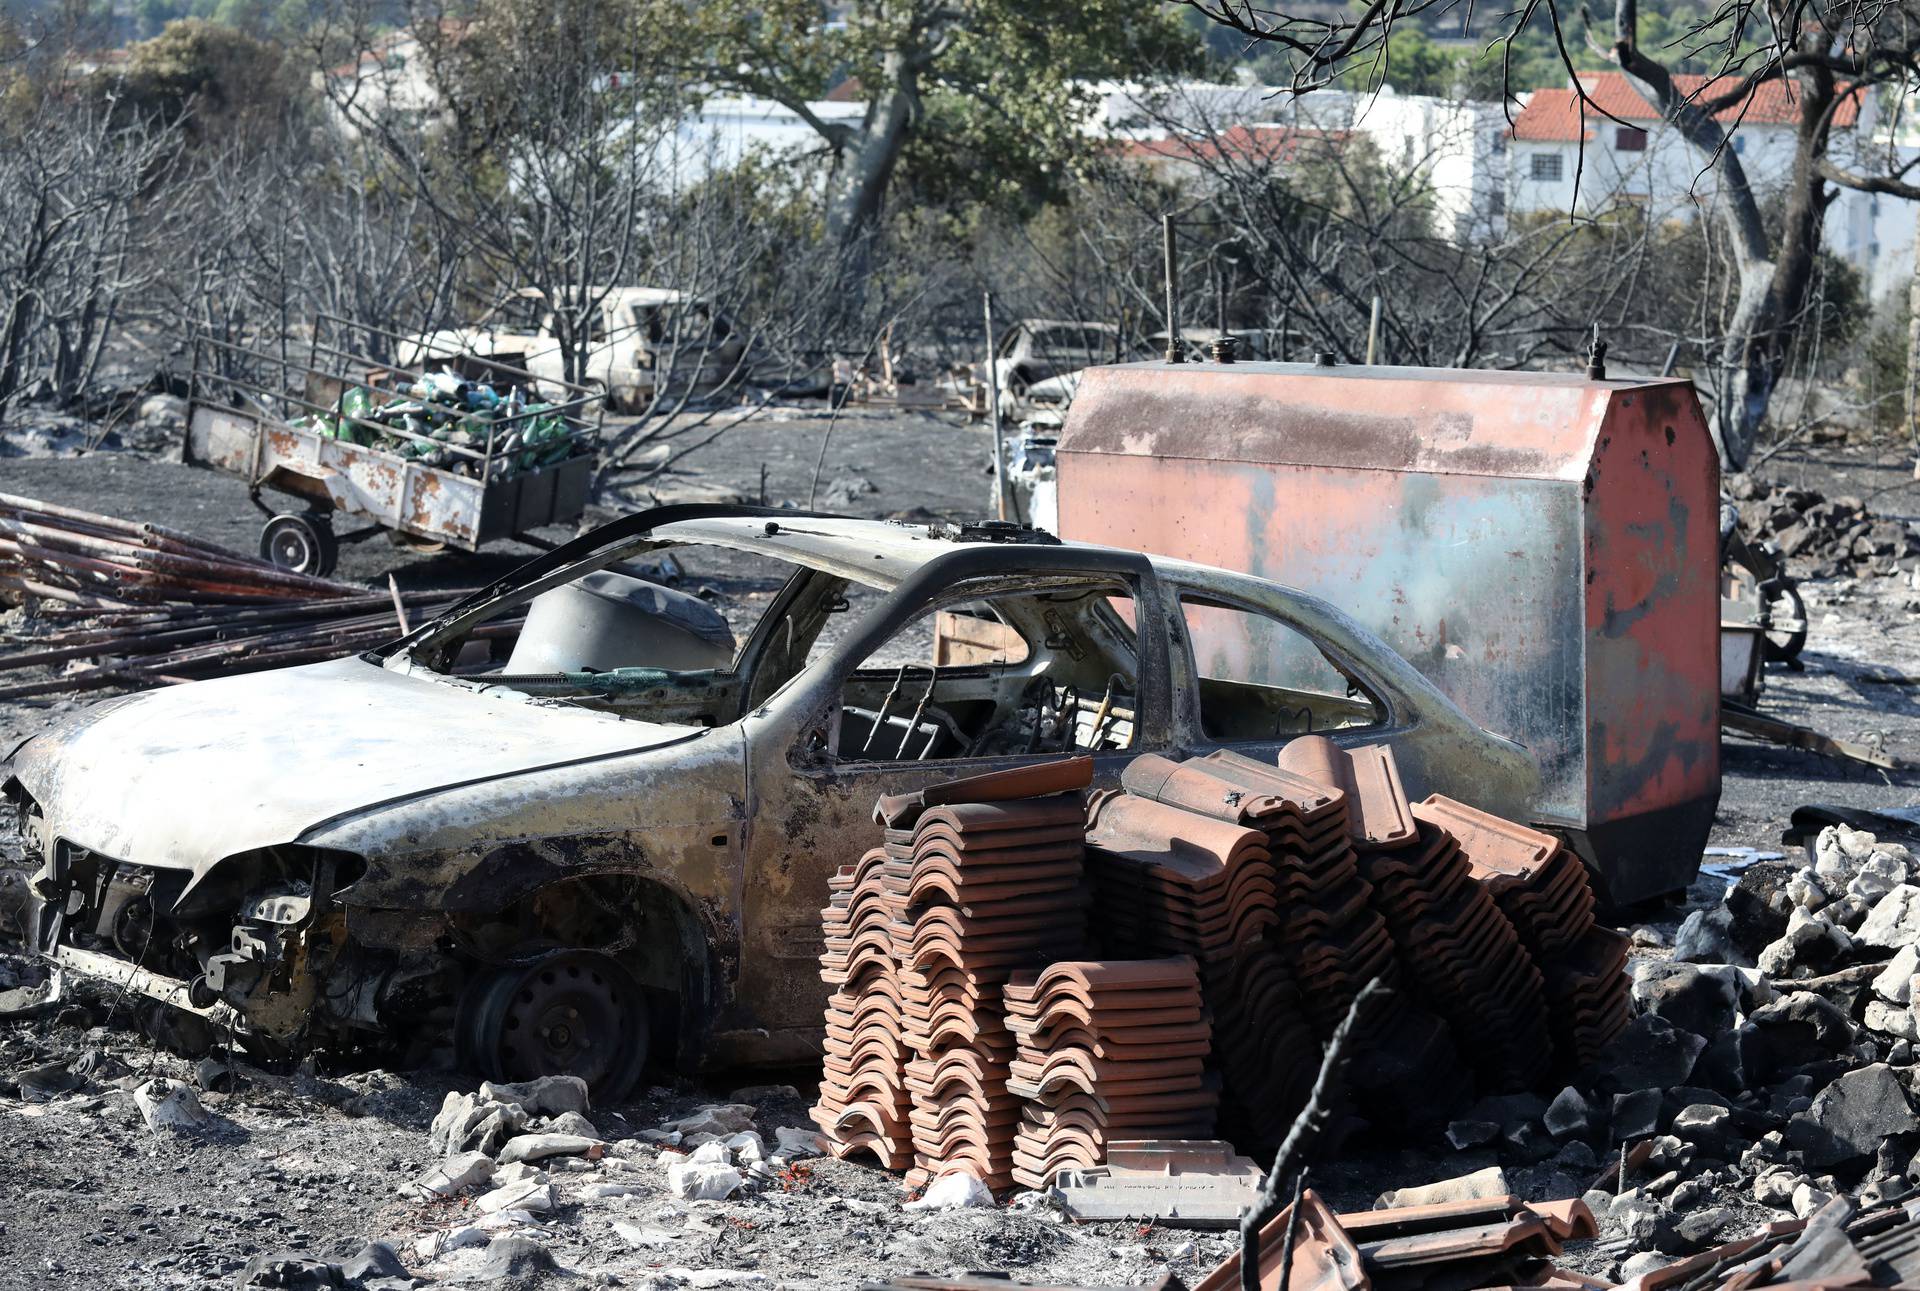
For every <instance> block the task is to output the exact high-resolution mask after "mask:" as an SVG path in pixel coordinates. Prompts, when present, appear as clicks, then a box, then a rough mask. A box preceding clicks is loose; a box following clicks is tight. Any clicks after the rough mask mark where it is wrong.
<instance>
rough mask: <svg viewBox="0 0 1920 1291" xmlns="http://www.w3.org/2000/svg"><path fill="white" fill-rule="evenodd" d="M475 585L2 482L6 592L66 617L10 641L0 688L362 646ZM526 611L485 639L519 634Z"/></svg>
mask: <svg viewBox="0 0 1920 1291" xmlns="http://www.w3.org/2000/svg"><path fill="white" fill-rule="evenodd" d="M467 594H468V591H467V589H456V590H445V591H433V592H412V593H406V594H401V593H400V592H398V590H397V589H396V590H394V591H392V593H391V594H389V593H388V592H375V591H369V590H368V589H366V588H364V587H357V586H355V585H353V584H351V583H339V582H334V581H332V580H329V579H324V578H313V577H310V576H308V575H304V574H293V573H289V572H287V571H286V570H282V569H278V568H276V567H274V566H272V565H270V564H267V563H266V562H264V561H260V560H256V559H254V558H253V557H251V556H245V555H241V554H240V553H238V552H235V551H231V550H229V549H227V548H224V547H220V546H218V545H216V544H213V543H209V542H205V541H203V540H201V539H198V538H194V537H192V536H191V535H188V534H183V533H180V532H178V531H177V530H171V529H167V528H164V527H163V526H160V525H153V524H135V523H132V522H129V521H126V520H121V519H117V518H115V517H113V516H104V515H95V514H93V513H91V512H86V511H77V510H74V509H72V508H67V507H56V506H53V505H51V504H48V503H44V502H38V501H35V500H33V499H30V498H18V497H10V496H7V495H4V494H0V600H22V599H26V600H30V601H31V602H32V604H33V613H34V617H35V618H36V619H38V620H41V621H42V622H44V623H47V624H50V625H56V626H54V627H53V630H52V631H48V632H41V633H36V634H35V635H34V636H32V637H31V638H28V639H24V640H19V641H16V642H15V643H13V647H12V648H10V649H9V648H7V647H5V646H0V673H6V672H20V671H22V670H29V669H33V670H44V669H60V670H62V671H60V672H59V673H58V674H57V675H54V676H44V677H33V678H32V679H29V680H24V681H19V682H15V683H13V684H11V685H0V700H6V699H21V698H26V697H29V696H35V695H51V694H60V693H64V692H69V691H78V690H95V689H100V688H104V687H114V686H120V687H143V686H156V685H170V684H173V683H176V682H183V681H197V680H200V679H202V678H206V677H214V676H219V675H222V674H225V673H237V672H253V671H257V670H260V669H263V668H277V667H281V666H284V665H287V664H296V663H312V662H316V661H319V660H323V659H337V658H340V657H342V656H345V655H351V654H358V653H360V652H362V651H365V650H369V649H372V648H373V647H375V646H378V645H381V644H384V643H385V642H388V641H391V640H393V639H394V638H395V637H396V636H399V635H401V634H402V632H403V630H404V627H403V624H405V623H415V624H418V623H423V622H426V621H427V620H429V619H431V618H433V617H434V616H435V615H437V614H439V613H440V612H441V611H442V610H444V609H446V608H447V607H448V606H450V605H452V604H453V603H454V602H455V601H456V600H458V599H460V598H461V597H463V596H465V595H467ZM519 629H520V624H519V621H518V620H515V621H512V622H501V623H493V624H485V625H482V626H481V627H480V628H478V629H476V630H475V631H474V633H473V634H472V636H473V637H474V638H476V639H481V640H484V639H487V638H489V637H512V636H514V635H516V634H517V633H518V632H519Z"/></svg>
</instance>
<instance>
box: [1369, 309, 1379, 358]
mask: <svg viewBox="0 0 1920 1291" xmlns="http://www.w3.org/2000/svg"><path fill="white" fill-rule="evenodd" d="M1379 345H1380V297H1378V296H1375V297H1374V298H1373V314H1372V316H1371V317H1369V318H1368V319H1367V366H1368V367H1372V366H1373V356H1374V355H1375V354H1376V353H1378V352H1379Z"/></svg>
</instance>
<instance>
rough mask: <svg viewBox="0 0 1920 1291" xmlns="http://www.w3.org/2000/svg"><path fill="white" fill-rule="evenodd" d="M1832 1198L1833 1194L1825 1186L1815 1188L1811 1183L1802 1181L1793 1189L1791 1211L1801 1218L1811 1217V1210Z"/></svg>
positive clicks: (1818, 1207) (1816, 1208)
mask: <svg viewBox="0 0 1920 1291" xmlns="http://www.w3.org/2000/svg"><path fill="white" fill-rule="evenodd" d="M1832 1200H1833V1194H1832V1193H1831V1192H1828V1191H1827V1190H1826V1189H1825V1188H1816V1187H1814V1186H1813V1184H1811V1183H1802V1184H1800V1185H1799V1186H1797V1187H1796V1188H1794V1190H1793V1201H1792V1202H1791V1203H1790V1205H1791V1208H1792V1210H1793V1213H1794V1214H1795V1215H1796V1216H1798V1217H1799V1218H1801V1219H1808V1218H1811V1217H1812V1215H1813V1212H1814V1211H1816V1210H1818V1209H1820V1207H1822V1206H1824V1205H1826V1204H1827V1203H1828V1202H1830V1201H1832Z"/></svg>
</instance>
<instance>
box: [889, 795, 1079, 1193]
mask: <svg viewBox="0 0 1920 1291" xmlns="http://www.w3.org/2000/svg"><path fill="white" fill-rule="evenodd" d="M1091 778H1092V763H1091V761H1090V760H1089V759H1085V758H1079V759H1073V760H1071V761H1069V762H1065V763H1054V764H1048V765H1046V766H1042V767H1036V768H1033V769H1032V770H1030V771H1022V772H1012V773H1009V772H1000V773H996V774H994V775H988V776H978V777H973V778H970V779H967V780H959V781H952V782H949V783H947V784H944V785H939V786H935V787H933V788H931V789H928V790H925V791H922V792H921V793H920V794H917V795H910V796H903V797H899V798H891V799H882V800H881V802H880V803H879V805H878V806H877V807H876V810H875V815H876V818H877V819H878V821H879V822H880V823H882V824H884V825H886V826H887V830H886V845H885V848H884V850H885V853H886V860H885V863H884V864H883V866H882V867H881V878H880V884H881V889H882V892H883V897H882V903H883V905H884V907H885V909H886V910H887V912H888V915H889V916H890V920H891V922H890V923H889V924H888V928H889V930H890V933H891V952H892V959H893V962H894V964H895V965H896V966H897V968H898V972H899V984H900V996H901V1029H900V1039H901V1042H902V1043H903V1044H904V1046H905V1047H906V1049H907V1051H908V1053H909V1057H908V1060H907V1063H906V1067H905V1083H906V1089H907V1092H908V1094H909V1096H910V1099H911V1104H912V1106H911V1110H910V1111H909V1113H908V1117H907V1120H908V1126H909V1129H910V1133H911V1139H912V1147H913V1153H912V1155H913V1165H912V1169H910V1170H909V1171H908V1175H907V1180H908V1182H909V1183H910V1184H913V1185H915V1186H918V1185H921V1184H924V1183H926V1182H928V1181H930V1180H932V1179H934V1178H936V1177H938V1176H939V1175H942V1174H946V1173H948V1172H950V1171H953V1170H965V1171H967V1172H969V1173H971V1174H973V1175H974V1176H975V1177H977V1178H979V1179H980V1180H981V1181H982V1182H984V1183H986V1184H987V1185H988V1186H989V1187H992V1188H1001V1187H1007V1186H1010V1185H1011V1184H1012V1182H1013V1164H1014V1162H1013V1151H1014V1142H1013V1140H1014V1134H1015V1131H1016V1129H1017V1127H1018V1123H1019V1119H1020V1100H1019V1098H1018V1097H1017V1096H1016V1095H1014V1094H1012V1093H1010V1092H1009V1091H1008V1090H1007V1075H1008V1069H1009V1067H1010V1066H1011V1065H1012V1062H1013V1058H1014V1049H1015V1042H1014V1038H1013V1035H1012V1033H1011V1032H1009V1031H1008V1030H1007V1026H1006V1017H1005V1011H1004V1004H1003V1001H1002V999H1001V988H1002V986H1003V985H1004V983H1005V982H1006V981H1007V979H1008V978H1009V977H1011V976H1012V975H1013V974H1014V973H1015V972H1017V971H1019V970H1021V969H1027V968H1033V967H1036V966H1039V965H1043V964H1045V963H1046V962H1047V961H1048V960H1050V959H1052V958H1054V957H1055V956H1058V955H1068V956H1072V955H1076V954H1077V953H1078V952H1079V950H1080V947H1081V944H1082V942H1083V940H1084V938H1085V920H1086V896H1085V892H1084V889H1083V888H1082V886H1081V876H1082V866H1081V858H1082V855H1083V851H1084V846H1083V833H1084V829H1085V821H1086V801H1085V798H1084V796H1083V794H1082V793H1081V792H1080V790H1081V789H1082V788H1084V787H1085V785H1087V784H1088V783H1089V782H1090V781H1091ZM1029 795H1035V796H1029Z"/></svg>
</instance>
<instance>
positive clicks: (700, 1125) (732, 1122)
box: [660, 1103, 756, 1138]
mask: <svg viewBox="0 0 1920 1291" xmlns="http://www.w3.org/2000/svg"><path fill="white" fill-rule="evenodd" d="M755 1111H756V1109H755V1108H753V1107H751V1106H749V1105H747V1104H745V1103H711V1104H709V1105H707V1106H705V1107H702V1108H700V1109H699V1110H698V1111H695V1112H694V1113H693V1114H692V1115H690V1116H684V1117H682V1118H681V1119H679V1120H677V1121H668V1122H666V1123H665V1124H664V1125H662V1126H661V1127H660V1129H661V1130H662V1131H663V1132H666V1133H669V1134H679V1135H680V1136H681V1137H682V1138H689V1137H691V1136H693V1135H695V1134H711V1135H717V1136H719V1137H722V1138H724V1137H726V1136H727V1135H729V1134H738V1133H739V1132H740V1131H741V1130H750V1129H752V1128H753V1118H754V1114H755Z"/></svg>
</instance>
